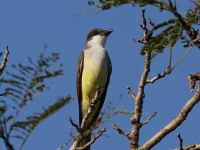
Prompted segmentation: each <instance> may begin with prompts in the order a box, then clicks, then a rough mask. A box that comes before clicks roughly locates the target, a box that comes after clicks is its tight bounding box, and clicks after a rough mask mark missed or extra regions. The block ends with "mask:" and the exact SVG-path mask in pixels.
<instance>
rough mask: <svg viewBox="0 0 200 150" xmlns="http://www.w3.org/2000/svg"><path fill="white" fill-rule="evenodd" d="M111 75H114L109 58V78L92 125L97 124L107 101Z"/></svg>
mask: <svg viewBox="0 0 200 150" xmlns="http://www.w3.org/2000/svg"><path fill="white" fill-rule="evenodd" d="M111 73H112V63H111V60H110V57H109V56H108V77H107V81H106V84H105V86H104V91H103V93H102V96H101V99H100V104H99V107H98V109H97V112H96V114H95V115H94V118H93V119H92V121H91V123H92V124H93V123H95V122H96V120H97V119H98V117H99V113H100V111H101V108H102V107H103V104H104V101H105V98H106V94H107V89H108V85H109V82H110V75H111Z"/></svg>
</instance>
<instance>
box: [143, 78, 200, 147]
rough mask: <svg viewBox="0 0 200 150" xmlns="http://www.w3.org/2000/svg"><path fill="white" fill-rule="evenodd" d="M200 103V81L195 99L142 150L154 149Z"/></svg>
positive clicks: (188, 102)
mask: <svg viewBox="0 0 200 150" xmlns="http://www.w3.org/2000/svg"><path fill="white" fill-rule="evenodd" d="M199 101H200V82H199V81H198V89H197V91H196V93H195V95H194V96H193V97H191V98H190V99H189V100H188V101H187V103H186V104H185V105H184V106H183V108H182V109H181V111H180V113H179V115H178V116H177V117H176V118H175V119H174V120H172V121H171V122H170V123H169V124H168V125H166V126H165V127H164V128H162V129H161V130H160V131H159V132H157V133H156V134H155V135H154V136H153V137H152V138H151V139H149V140H148V141H147V142H146V143H144V144H143V145H142V146H141V147H140V149H141V150H147V149H151V148H153V147H154V146H155V145H156V144H157V143H158V142H160V141H161V140H162V139H163V138H164V137H165V136H166V135H168V134H169V133H170V132H172V131H173V130H175V129H176V128H177V127H178V126H180V125H181V124H182V122H183V121H184V120H185V119H186V118H187V116H188V114H189V113H190V111H191V110H192V109H193V107H194V106H195V105H196V104H197V103H198V102H199Z"/></svg>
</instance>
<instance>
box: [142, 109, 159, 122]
mask: <svg viewBox="0 0 200 150" xmlns="http://www.w3.org/2000/svg"><path fill="white" fill-rule="evenodd" d="M156 114H157V112H155V113H153V115H151V116H150V117H149V118H148V119H147V120H146V121H145V122H143V123H142V125H145V124H147V123H149V121H150V120H151V119H152V118H153V117H155V116H156Z"/></svg>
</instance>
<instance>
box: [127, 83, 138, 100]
mask: <svg viewBox="0 0 200 150" xmlns="http://www.w3.org/2000/svg"><path fill="white" fill-rule="evenodd" d="M127 90H128V94H130V95H131V97H132V99H133V100H135V98H136V95H135V93H134V92H132V90H131V87H130V86H128V87H127Z"/></svg>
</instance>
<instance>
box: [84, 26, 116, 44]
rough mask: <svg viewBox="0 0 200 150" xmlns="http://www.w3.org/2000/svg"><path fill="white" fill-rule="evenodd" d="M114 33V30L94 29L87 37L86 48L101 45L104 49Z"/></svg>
mask: <svg viewBox="0 0 200 150" xmlns="http://www.w3.org/2000/svg"><path fill="white" fill-rule="evenodd" d="M112 31H113V30H104V29H101V28H95V29H92V30H91V31H90V32H89V34H88V36H87V41H86V47H93V46H99V45H100V46H103V47H104V45H105V43H106V39H107V37H108V35H109V34H110V33H111V32H112Z"/></svg>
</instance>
